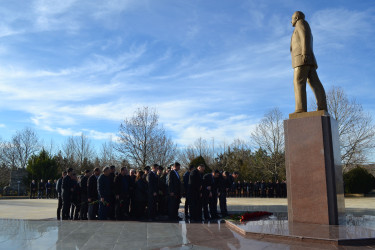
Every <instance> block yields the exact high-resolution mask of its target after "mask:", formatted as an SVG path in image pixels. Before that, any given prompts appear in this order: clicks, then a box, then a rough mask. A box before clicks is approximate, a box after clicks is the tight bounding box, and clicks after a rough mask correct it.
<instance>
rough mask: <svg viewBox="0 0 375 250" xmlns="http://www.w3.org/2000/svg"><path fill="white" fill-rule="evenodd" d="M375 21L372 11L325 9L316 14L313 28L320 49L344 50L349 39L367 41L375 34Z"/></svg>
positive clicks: (312, 22)
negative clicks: (336, 48) (368, 37)
mask: <svg viewBox="0 0 375 250" xmlns="http://www.w3.org/2000/svg"><path fill="white" fill-rule="evenodd" d="M307 20H308V19H307ZM374 20H375V19H374V17H373V14H372V11H371V10H367V11H358V10H349V9H344V8H340V9H324V10H320V11H317V12H315V13H314V15H313V16H312V17H311V26H312V30H313V34H315V35H314V39H316V40H317V41H318V42H317V43H316V44H319V46H320V47H323V46H326V47H329V48H331V47H341V48H342V47H343V43H344V41H345V40H347V39H350V38H352V39H356V40H361V39H364V40H366V37H367V36H368V35H369V34H370V33H373V32H374V29H373V25H372V23H374Z"/></svg>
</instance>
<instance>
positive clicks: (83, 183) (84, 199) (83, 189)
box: [80, 169, 91, 220]
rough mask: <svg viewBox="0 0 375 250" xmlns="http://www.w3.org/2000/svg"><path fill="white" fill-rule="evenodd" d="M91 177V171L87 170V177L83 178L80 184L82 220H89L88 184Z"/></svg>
mask: <svg viewBox="0 0 375 250" xmlns="http://www.w3.org/2000/svg"><path fill="white" fill-rule="evenodd" d="M90 175H91V170H89V169H86V170H85V175H84V176H83V177H82V178H81V183H80V194H81V210H80V217H81V220H87V212H88V206H89V205H88V203H87V198H88V197H87V182H88V180H89V177H90Z"/></svg>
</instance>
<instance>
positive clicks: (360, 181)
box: [343, 166, 375, 194]
mask: <svg viewBox="0 0 375 250" xmlns="http://www.w3.org/2000/svg"><path fill="white" fill-rule="evenodd" d="M343 178H344V187H345V193H351V194H367V193H368V192H370V191H371V190H372V189H373V188H374V187H375V177H374V176H373V175H372V174H371V173H369V172H368V171H367V170H366V169H365V168H362V167H359V166H357V167H355V168H353V169H351V170H350V171H348V172H347V173H344V176H343Z"/></svg>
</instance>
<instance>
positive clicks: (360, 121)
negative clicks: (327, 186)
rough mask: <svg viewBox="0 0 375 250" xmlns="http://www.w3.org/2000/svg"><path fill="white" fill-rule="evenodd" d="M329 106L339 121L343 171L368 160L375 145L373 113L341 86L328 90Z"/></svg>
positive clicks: (331, 112) (333, 115)
mask: <svg viewBox="0 0 375 250" xmlns="http://www.w3.org/2000/svg"><path fill="white" fill-rule="evenodd" d="M327 106H328V112H329V113H330V115H331V116H332V117H333V118H334V119H335V120H336V121H337V123H338V129H339V136H340V148H341V160H342V164H343V171H347V170H348V168H350V166H354V165H356V164H361V163H364V162H366V161H367V156H368V155H369V151H371V150H372V149H373V148H374V146H375V143H374V136H375V126H374V124H373V122H372V117H371V115H370V114H369V113H366V112H364V111H363V108H362V105H361V104H359V103H357V102H356V100H355V99H352V100H349V98H348V96H347V95H346V94H345V92H344V90H343V89H342V88H340V87H335V86H333V87H332V88H331V89H330V90H329V91H328V92H327ZM313 108H314V106H313Z"/></svg>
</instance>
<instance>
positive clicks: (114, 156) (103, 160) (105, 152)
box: [100, 138, 122, 166]
mask: <svg viewBox="0 0 375 250" xmlns="http://www.w3.org/2000/svg"><path fill="white" fill-rule="evenodd" d="M100 164H101V165H102V166H107V165H115V166H121V165H122V160H121V159H120V157H119V155H118V153H117V151H116V149H115V144H114V143H113V141H112V138H110V140H109V141H106V142H104V143H103V144H102V147H101V149H100Z"/></svg>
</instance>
